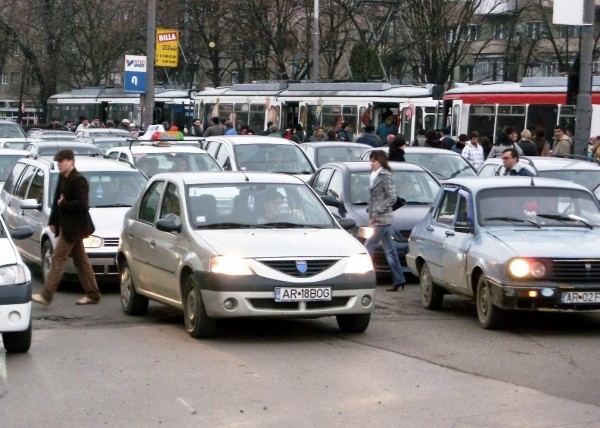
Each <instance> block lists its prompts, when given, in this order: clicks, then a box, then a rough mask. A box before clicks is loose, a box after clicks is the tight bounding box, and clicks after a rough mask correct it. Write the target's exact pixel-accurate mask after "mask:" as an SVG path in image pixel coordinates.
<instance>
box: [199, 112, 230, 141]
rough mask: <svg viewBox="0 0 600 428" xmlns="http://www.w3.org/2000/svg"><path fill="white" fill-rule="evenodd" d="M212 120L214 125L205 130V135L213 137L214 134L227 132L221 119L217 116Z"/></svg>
mask: <svg viewBox="0 0 600 428" xmlns="http://www.w3.org/2000/svg"><path fill="white" fill-rule="evenodd" d="M211 122H212V125H211V126H209V127H208V128H207V129H206V131H204V134H203V137H212V136H214V135H223V134H224V133H225V131H224V130H223V126H222V125H221V119H219V118H218V117H216V116H215V117H213V118H212V119H211Z"/></svg>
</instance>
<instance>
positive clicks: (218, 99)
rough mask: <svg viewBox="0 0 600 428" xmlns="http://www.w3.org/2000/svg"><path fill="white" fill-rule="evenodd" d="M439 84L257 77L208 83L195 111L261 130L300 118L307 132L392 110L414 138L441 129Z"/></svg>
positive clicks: (355, 124)
mask: <svg viewBox="0 0 600 428" xmlns="http://www.w3.org/2000/svg"><path fill="white" fill-rule="evenodd" d="M433 92H434V87H433V86H432V85H429V86H413V85H393V84H390V83H386V82H255V83H239V84H234V85H231V86H226V87H218V88H206V89H204V90H203V91H200V92H198V93H196V94H195V95H194V99H195V104H194V115H195V117H197V118H199V119H200V121H201V122H202V123H203V124H205V123H209V120H210V118H211V117H219V118H221V119H229V120H231V121H232V122H233V123H234V124H235V126H236V128H238V129H239V127H240V126H242V125H248V126H249V127H250V128H251V129H253V130H254V132H255V133H261V132H263V130H265V128H266V126H267V122H273V124H275V125H277V127H278V128H279V129H286V128H287V129H289V128H292V127H293V126H294V125H295V124H297V123H300V124H301V125H302V126H303V128H304V130H305V132H306V135H312V133H313V130H314V129H315V128H317V127H323V128H324V129H325V131H326V132H327V130H328V129H337V128H338V127H339V126H340V124H341V122H342V121H346V122H349V123H350V126H351V127H352V129H353V130H360V129H362V128H363V127H364V126H366V125H368V124H372V125H374V126H377V125H378V124H379V123H380V122H381V121H382V118H383V116H384V114H389V112H392V114H393V115H394V116H396V117H397V123H398V128H399V132H400V133H402V134H403V135H404V136H405V137H406V138H407V139H408V140H409V141H412V139H414V137H415V134H416V131H417V130H418V129H420V128H423V129H430V128H433V129H437V128H439V124H440V123H441V122H442V120H443V118H442V117H441V114H442V113H441V112H442V108H441V104H440V101H438V100H436V99H434V97H433Z"/></svg>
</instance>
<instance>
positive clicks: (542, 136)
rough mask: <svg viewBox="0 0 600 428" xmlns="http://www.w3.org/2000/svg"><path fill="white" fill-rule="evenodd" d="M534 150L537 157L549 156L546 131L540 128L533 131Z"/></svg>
mask: <svg viewBox="0 0 600 428" xmlns="http://www.w3.org/2000/svg"><path fill="white" fill-rule="evenodd" d="M533 143H534V144H535V149H536V151H537V152H538V155H539V156H550V147H549V145H548V141H547V140H546V131H545V130H544V128H542V127H538V128H537V129H536V130H535V137H534V138H533Z"/></svg>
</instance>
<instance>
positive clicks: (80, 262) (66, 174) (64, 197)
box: [31, 149, 101, 306]
mask: <svg viewBox="0 0 600 428" xmlns="http://www.w3.org/2000/svg"><path fill="white" fill-rule="evenodd" d="M54 160H55V161H56V162H57V164H58V171H59V172H60V178H59V179H58V183H57V185H56V191H55V192H54V200H53V202H52V210H51V211H50V219H49V221H48V225H49V226H50V230H51V231H52V232H53V233H55V234H56V238H57V239H56V248H55V249H54V253H53V254H52V263H51V264H50V270H49V271H48V276H47V277H46V282H45V284H44V289H43V291H42V293H41V294H34V295H32V296H31V299H32V300H33V301H34V302H37V303H40V304H42V305H44V306H48V305H49V304H50V303H51V302H52V297H53V296H54V292H55V291H56V289H57V288H58V286H59V284H60V281H61V279H62V276H63V272H64V271H65V266H66V264H67V260H68V258H69V256H71V257H72V258H73V264H74V265H75V268H76V269H77V274H78V276H79V279H80V281H81V285H82V286H83V289H84V290H85V296H84V297H82V298H81V299H79V300H78V301H77V304H78V305H89V304H93V303H98V302H99V301H100V297H101V296H100V290H99V289H98V285H97V284H96V278H95V277H94V271H93V270H92V265H91V264H90V261H89V259H88V256H87V254H86V253H85V249H84V247H83V238H86V237H87V236H88V235H90V234H91V233H93V232H94V224H93V223H92V220H91V218H90V216H89V213H88V198H89V185H88V182H87V180H86V179H85V177H84V176H83V175H81V174H80V173H79V172H78V171H77V170H76V169H75V156H74V155H73V152H72V151H71V150H69V149H64V150H60V151H59V152H58V153H56V155H54Z"/></svg>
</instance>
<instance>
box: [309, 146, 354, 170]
mask: <svg viewBox="0 0 600 428" xmlns="http://www.w3.org/2000/svg"><path fill="white" fill-rule="evenodd" d="M364 151H365V149H364V147H361V146H357V147H315V153H316V164H317V166H321V165H323V164H325V163H328V162H347V161H349V162H352V161H359V160H360V158H361V156H362V154H363V153H364Z"/></svg>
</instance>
